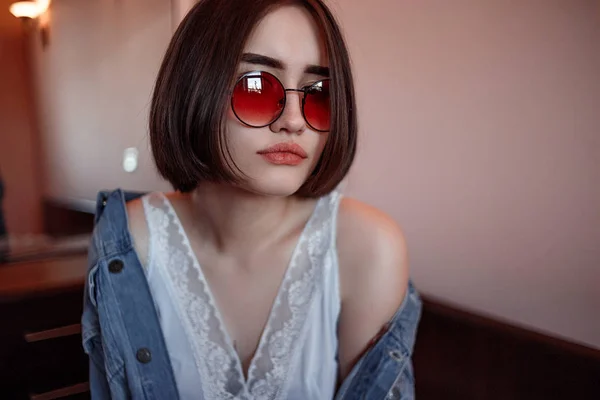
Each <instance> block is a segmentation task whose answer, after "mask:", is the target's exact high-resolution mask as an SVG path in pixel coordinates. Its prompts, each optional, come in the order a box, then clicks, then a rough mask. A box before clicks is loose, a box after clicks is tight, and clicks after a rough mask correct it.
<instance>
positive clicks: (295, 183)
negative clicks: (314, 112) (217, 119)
mask: <svg viewBox="0 0 600 400" xmlns="http://www.w3.org/2000/svg"><path fill="white" fill-rule="evenodd" d="M244 55H245V57H244V58H245V59H246V60H247V61H243V62H242V63H241V64H240V65H239V66H238V71H237V72H238V76H241V75H242V74H244V73H247V72H253V71H265V72H269V73H271V74H273V75H274V76H276V77H277V78H278V79H279V81H281V83H282V84H283V86H284V87H285V88H286V89H298V88H303V87H305V86H308V85H310V84H312V83H314V82H317V81H320V80H322V79H323V78H326V77H327V76H325V75H327V71H328V68H326V67H328V60H327V54H326V51H325V46H324V43H323V41H322V38H321V35H320V33H319V29H318V28H317V26H316V24H315V22H314V20H313V19H312V17H311V16H310V14H309V13H308V11H306V10H304V9H303V8H300V7H297V6H285V7H280V8H278V9H276V10H275V11H273V12H271V13H270V14H268V15H267V16H266V17H265V18H264V19H263V20H262V21H261V22H260V23H259V24H258V25H257V27H256V28H255V30H254V32H253V33H252V35H251V36H250V37H249V39H248V42H247V44H246V46H245V48H244ZM257 56H262V57H257ZM315 67H324V68H315ZM285 96H286V105H285V109H284V110H283V114H281V116H280V117H279V119H277V120H276V121H275V122H274V123H272V124H271V125H270V126H267V127H264V128H252V127H249V126H247V125H245V124H244V123H242V122H241V121H240V120H239V119H238V118H237V117H236V116H235V114H234V113H233V110H232V109H231V107H230V109H229V112H228V115H227V122H226V135H227V143H228V147H229V150H230V152H231V157H232V159H233V161H234V163H235V164H236V165H237V167H238V168H239V169H240V170H241V171H242V173H244V174H245V175H246V177H247V179H246V181H245V182H244V184H243V187H244V189H246V190H249V191H252V192H255V193H259V194H264V195H270V196H289V195H292V194H294V193H295V192H296V191H297V190H298V189H299V188H300V187H301V186H302V184H303V183H304V182H305V181H306V179H307V178H308V176H309V175H310V173H311V172H312V171H313V170H314V168H315V166H316V164H317V162H318V161H319V158H320V156H321V153H322V151H323V148H324V146H325V143H326V141H327V137H328V132H318V131H316V130H314V129H312V128H311V127H310V126H309V125H308V124H307V123H306V121H305V119H304V117H303V115H302V97H303V93H300V92H291V91H290V92H286V94H285ZM282 143H283V144H293V145H298V146H300V147H301V149H302V150H303V151H304V153H305V154H304V156H302V157H298V156H297V155H296V156H294V155H289V154H287V155H286V154H283V153H275V154H270V155H269V154H265V153H264V152H265V150H267V149H269V148H270V147H272V146H274V145H278V144H282ZM300 152H302V151H300Z"/></svg>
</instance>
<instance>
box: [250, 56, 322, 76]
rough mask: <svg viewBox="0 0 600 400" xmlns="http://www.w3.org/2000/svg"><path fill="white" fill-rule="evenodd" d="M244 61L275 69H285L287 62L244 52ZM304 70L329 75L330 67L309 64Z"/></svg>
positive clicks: (312, 73) (308, 72) (309, 72)
mask: <svg viewBox="0 0 600 400" xmlns="http://www.w3.org/2000/svg"><path fill="white" fill-rule="evenodd" d="M242 62H245V63H248V64H254V65H262V66H265V67H270V68H275V69H285V64H284V63H283V62H282V61H280V60H277V59H276V58H272V57H268V56H263V55H262V54H255V53H244V54H243V55H242ZM304 72H305V73H307V74H311V75H319V76H324V77H329V67H323V66H320V65H308V66H307V67H306V68H305V69H304Z"/></svg>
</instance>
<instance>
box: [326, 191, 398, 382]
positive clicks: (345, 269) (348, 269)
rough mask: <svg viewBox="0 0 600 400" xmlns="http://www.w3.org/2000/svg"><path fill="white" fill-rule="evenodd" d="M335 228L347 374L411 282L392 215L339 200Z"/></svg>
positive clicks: (343, 362) (341, 334)
mask: <svg viewBox="0 0 600 400" xmlns="http://www.w3.org/2000/svg"><path fill="white" fill-rule="evenodd" d="M337 232H338V234H337V250H338V259H339V265H340V285H341V296H342V312H341V316H340V328H339V339H340V368H341V373H342V376H345V374H347V373H348V372H349V370H350V369H351V367H352V365H353V364H354V362H356V361H357V358H358V357H359V356H360V355H361V354H362V353H363V352H364V350H365V349H366V348H367V346H368V344H369V343H370V342H371V340H373V339H374V338H376V337H377V335H378V333H379V332H380V331H381V329H382V327H383V326H384V325H385V324H386V323H387V322H388V321H389V320H390V319H391V318H392V317H393V316H394V314H395V312H396V311H397V310H398V308H399V307H400V305H401V303H402V300H403V299H404V296H405V293H406V290H407V287H408V252H407V248H406V241H405V238H404V234H403V232H402V230H401V228H400V226H399V225H398V223H396V221H394V219H393V218H392V217H390V216H389V215H387V214H386V213H384V212H382V211H380V210H378V209H377V208H375V207H372V206H369V205H367V204H365V203H363V202H361V201H358V200H355V199H352V198H344V199H343V200H342V201H341V204H340V209H339V214H338V231H337Z"/></svg>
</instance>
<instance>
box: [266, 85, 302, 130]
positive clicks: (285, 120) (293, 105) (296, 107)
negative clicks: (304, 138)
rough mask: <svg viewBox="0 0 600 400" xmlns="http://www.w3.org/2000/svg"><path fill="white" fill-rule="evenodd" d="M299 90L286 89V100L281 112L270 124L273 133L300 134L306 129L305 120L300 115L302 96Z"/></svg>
mask: <svg viewBox="0 0 600 400" xmlns="http://www.w3.org/2000/svg"><path fill="white" fill-rule="evenodd" d="M303 95H304V94H303V93H302V92H300V91H291V90H290V91H286V93H285V96H286V102H285V108H284V109H283V113H282V114H281V116H280V117H279V118H278V119H277V121H275V122H273V123H272V124H271V126H270V128H271V131H273V132H275V133H281V132H284V133H296V134H302V133H303V132H304V131H305V130H306V121H304V116H303V115H302V96H303Z"/></svg>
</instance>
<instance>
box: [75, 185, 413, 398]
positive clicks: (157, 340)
mask: <svg viewBox="0 0 600 400" xmlns="http://www.w3.org/2000/svg"><path fill="white" fill-rule="evenodd" d="M141 195H142V193H129V192H123V191H122V190H116V191H113V192H110V193H109V192H101V193H99V195H98V202H97V206H96V207H97V209H96V217H95V227H94V233H93V236H92V241H91V244H90V250H89V265H88V273H87V279H86V285H85V295H84V308H83V315H82V324H81V325H82V340H83V347H84V350H85V352H86V353H87V354H88V355H89V359H90V390H91V394H92V398H93V399H115V400H122V399H130V398H133V399H144V400H151V399H152V400H153V399H156V400H167V399H168V400H174V399H178V397H179V395H178V392H177V386H176V384H175V378H174V375H173V371H172V368H171V363H170V360H169V355H168V353H167V348H166V345H165V341H164V338H163V336H162V331H161V328H160V324H159V319H158V315H157V313H156V310H155V307H154V302H153V300H152V297H151V294H150V289H149V286H148V283H147V281H146V277H145V275H144V270H143V268H142V266H141V264H140V261H139V259H138V256H137V254H136V252H135V250H134V247H133V242H132V238H131V235H130V233H129V229H128V221H127V212H126V208H125V203H126V202H127V201H129V200H133V199H135V198H136V197H139V196H141ZM420 315H421V300H420V298H419V295H418V293H417V291H416V290H415V288H414V286H413V285H412V283H409V288H408V291H407V294H406V296H405V298H404V301H403V303H402V305H401V306H400V308H399V309H398V311H397V312H396V314H395V316H394V317H393V318H392V320H391V321H390V322H389V323H388V325H387V326H386V331H385V332H384V333H383V334H382V336H380V338H379V339H378V340H377V341H376V342H375V343H374V344H373V345H372V346H371V347H370V348H369V349H368V350H367V351H366V352H365V354H364V355H363V356H362V358H361V359H360V360H359V361H358V362H357V363H356V365H355V366H354V368H353V370H352V371H351V373H350V374H349V376H348V377H347V378H346V379H345V380H344V381H343V382H342V385H341V387H340V388H339V390H338V392H337V395H336V397H335V399H336V400H354V399H367V400H371V399H372V400H380V399H402V400H407V399H414V378H413V369H412V361H411V355H412V349H413V345H414V341H415V335H416V331H417V325H418V323H419V318H420ZM307 400H311V399H307ZM319 400H320V399H319Z"/></svg>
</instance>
